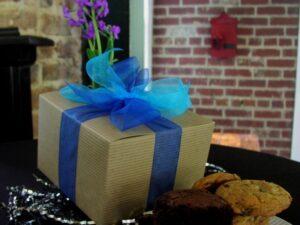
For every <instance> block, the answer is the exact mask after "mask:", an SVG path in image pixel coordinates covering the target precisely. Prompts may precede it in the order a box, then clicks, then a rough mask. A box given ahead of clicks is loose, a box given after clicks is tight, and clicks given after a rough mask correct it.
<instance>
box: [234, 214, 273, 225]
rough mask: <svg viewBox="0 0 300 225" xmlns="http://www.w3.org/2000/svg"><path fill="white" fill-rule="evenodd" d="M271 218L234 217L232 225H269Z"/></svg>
mask: <svg viewBox="0 0 300 225" xmlns="http://www.w3.org/2000/svg"><path fill="white" fill-rule="evenodd" d="M269 221H270V217H263V216H234V217H233V221H232V225H269Z"/></svg>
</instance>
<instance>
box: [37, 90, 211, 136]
mask: <svg viewBox="0 0 300 225" xmlns="http://www.w3.org/2000/svg"><path fill="white" fill-rule="evenodd" d="M41 100H44V101H47V102H48V103H49V104H51V105H53V106H54V107H56V108H57V109H58V110H59V111H61V113H62V112H63V111H64V110H67V109H70V108H73V107H76V106H80V105H82V104H79V103H75V102H72V101H69V100H67V99H65V98H63V97H62V96H61V95H60V94H59V92H57V91H55V92H48V93H44V94H42V95H41ZM173 121H174V122H175V123H176V124H179V125H180V126H181V127H182V128H183V129H188V128H190V127H196V126H202V125H207V124H211V123H213V121H212V120H211V119H210V118H208V117H203V116H199V115H197V114H195V113H193V112H190V111H187V112H186V113H185V114H183V115H182V116H179V117H176V118H174V119H173ZM82 127H84V128H85V129H88V130H90V131H91V132H93V133H95V134H97V135H100V136H101V137H102V138H104V139H105V140H107V141H108V142H114V141H117V140H122V139H126V138H131V137H138V136H144V135H154V133H153V131H151V130H150V129H149V128H148V127H146V126H143V125H141V126H138V127H136V128H132V129H129V130H127V131H124V132H122V131H120V130H118V129H117V128H116V127H114V126H112V125H111V123H110V120H109V117H107V116H106V117H99V118H96V119H92V120H89V121H86V122H85V123H83V124H82Z"/></svg>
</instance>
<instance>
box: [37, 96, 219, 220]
mask: <svg viewBox="0 0 300 225" xmlns="http://www.w3.org/2000/svg"><path fill="white" fill-rule="evenodd" d="M80 105H81V104H80V103H75V102H72V101H69V100H67V99H65V98H63V97H62V96H61V95H60V94H59V92H50V93H46V94H42V95H41V96H40V110H39V140H38V168H39V169H40V170H41V171H42V172H43V173H44V174H45V175H46V176H47V177H48V178H49V179H50V180H51V181H52V182H53V183H54V184H55V185H57V186H58V187H60V188H61V189H62V191H63V192H64V193H65V194H66V195H67V196H68V197H70V198H71V200H73V201H74V202H75V203H76V205H77V206H78V207H79V208H80V209H81V210H82V211H83V212H85V213H86V214H87V215H88V216H89V217H90V218H91V219H93V220H94V221H95V222H96V224H98V225H108V224H113V223H115V222H117V221H118V220H120V219H121V218H126V217H128V216H129V215H130V213H131V212H132V210H134V209H140V208H148V209H150V208H151V207H152V205H153V202H154V200H155V198H156V197H157V196H158V195H160V194H162V193H163V192H165V191H168V190H172V189H186V188H191V186H192V184H193V183H194V182H195V181H196V180H197V179H199V178H200V177H202V176H203V174H204V169H205V163H206V160H207V157H208V152H209V147H210V141H211V135H212V132H213V128H214V122H213V121H212V120H211V119H209V118H207V117H203V116H199V115H197V114H195V113H192V112H190V111H187V112H186V113H184V114H183V115H181V116H178V117H175V118H173V119H172V120H171V121H170V122H171V123H172V124H175V125H174V126H175V129H169V130H168V129H164V130H163V131H160V130H159V129H157V127H160V126H169V122H168V120H166V121H165V120H164V119H160V121H157V124H156V125H153V124H152V127H151V126H150V125H149V124H148V126H146V125H140V126H137V127H135V128H131V129H128V130H126V131H120V130H119V129H117V128H116V127H115V126H113V125H112V124H111V121H110V120H109V118H108V116H106V115H99V116H96V117H95V118H92V119H89V120H87V121H85V122H82V121H76V123H77V124H79V125H78V126H75V127H72V126H71V127H70V126H69V127H68V129H67V130H66V129H62V120H64V121H65V120H66V119H63V118H64V117H65V112H66V111H68V110H72V109H79V110H84V109H81V108H80ZM70 118H71V120H72V117H70ZM154 124H155V123H154ZM156 126H157V127H156ZM150 128H151V129H150ZM76 129H79V131H76ZM62 132H63V134H64V138H62ZM76 132H78V135H77V137H76V138H77V139H78V140H77V142H76V143H75V146H71V147H72V148H76V151H75V152H68V151H70V148H69V147H70V146H68V145H67V147H62V146H64V143H65V141H66V140H65V139H68V138H69V136H74V135H73V134H74V133H76ZM67 143H72V142H70V140H67ZM73 144H74V143H73Z"/></svg>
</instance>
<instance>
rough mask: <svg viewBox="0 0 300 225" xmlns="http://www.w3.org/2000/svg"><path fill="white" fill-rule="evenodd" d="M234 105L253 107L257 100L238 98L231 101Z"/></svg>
mask: <svg viewBox="0 0 300 225" xmlns="http://www.w3.org/2000/svg"><path fill="white" fill-rule="evenodd" d="M231 105H232V106H237V107H249V106H250V107H252V106H255V101H254V100H250V99H243V100H237V99H234V100H232V101H231Z"/></svg>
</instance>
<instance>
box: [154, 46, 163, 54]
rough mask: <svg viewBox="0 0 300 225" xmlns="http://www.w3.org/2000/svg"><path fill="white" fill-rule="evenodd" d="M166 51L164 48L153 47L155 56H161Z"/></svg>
mask: <svg viewBox="0 0 300 225" xmlns="http://www.w3.org/2000/svg"><path fill="white" fill-rule="evenodd" d="M163 52H164V51H163V48H156V47H153V48H152V53H153V55H160V54H162V53H163Z"/></svg>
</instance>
